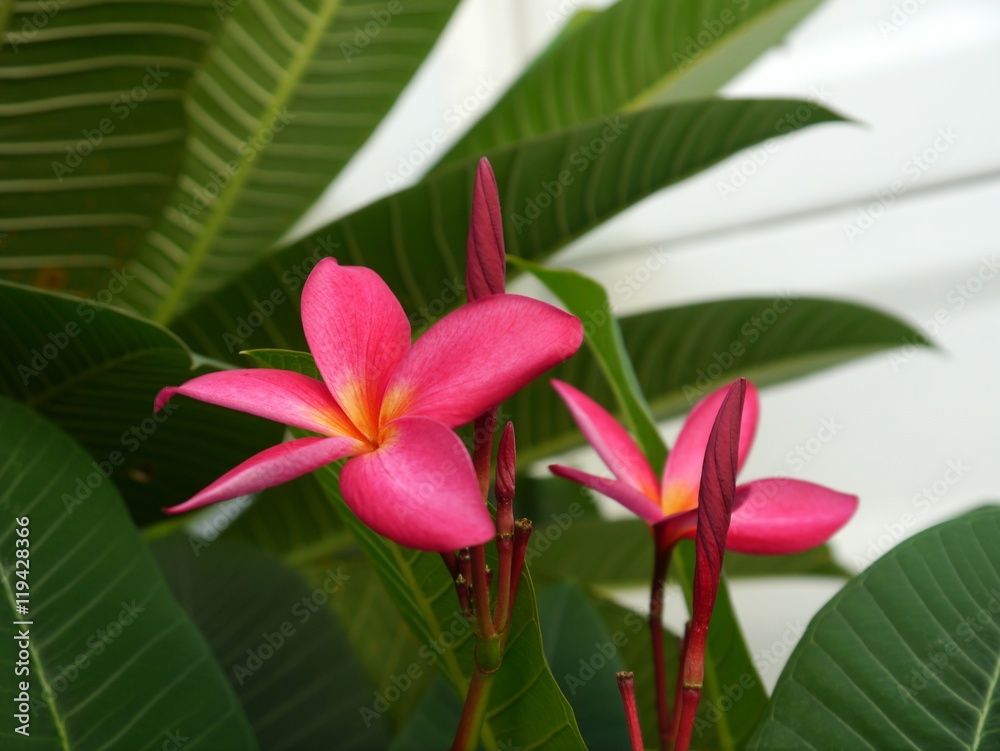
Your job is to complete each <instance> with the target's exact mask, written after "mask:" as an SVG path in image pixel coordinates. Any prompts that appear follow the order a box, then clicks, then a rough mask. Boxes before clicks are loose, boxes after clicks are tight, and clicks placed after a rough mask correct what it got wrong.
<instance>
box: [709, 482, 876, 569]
mask: <svg viewBox="0 0 1000 751" xmlns="http://www.w3.org/2000/svg"><path fill="white" fill-rule="evenodd" d="M857 507H858V498H857V496H853V495H847V494H846V493H838V492H837V491H836V490H831V489H830V488H825V487H823V486H822V485H815V484H813V483H811V482H804V481H802V480H790V479H788V478H787V477H782V478H772V479H769V480H755V481H754V482H750V483H747V484H746V485H741V486H740V487H738V488H737V489H736V506H735V509H734V511H733V521H732V524H731V525H730V527H729V539H728V541H727V545H728V547H729V548H730V549H732V550H735V551H736V552H737V553H752V554H755V555H788V554H789V553H801V552H802V551H803V550H808V549H809V548H814V547H816V546H817V545H821V544H822V543H824V542H826V541H827V540H829V539H830V538H831V537H832V536H833V534H834V533H835V532H836V531H837V530H838V529H840V528H841V527H843V526H844V525H845V524H846V523H847V521H848V520H849V519H850V518H851V516H853V514H854V511H855V509H857Z"/></svg>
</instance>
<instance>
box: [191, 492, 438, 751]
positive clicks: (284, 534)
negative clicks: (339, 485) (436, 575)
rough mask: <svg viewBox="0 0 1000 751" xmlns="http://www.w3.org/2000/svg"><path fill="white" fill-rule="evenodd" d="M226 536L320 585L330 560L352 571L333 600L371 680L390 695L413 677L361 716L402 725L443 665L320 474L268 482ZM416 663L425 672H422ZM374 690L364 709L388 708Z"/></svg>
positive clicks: (382, 693)
mask: <svg viewBox="0 0 1000 751" xmlns="http://www.w3.org/2000/svg"><path fill="white" fill-rule="evenodd" d="M222 539H223V540H224V541H226V542H230V541H235V542H238V543H242V544H247V545H253V546H254V547H257V548H260V549H261V550H265V551H267V552H269V553H271V554H272V555H274V556H276V557H279V558H281V560H282V561H284V562H285V563H286V564H288V565H291V566H294V567H295V568H296V569H297V570H298V571H299V572H300V573H301V574H302V575H303V576H305V577H306V578H307V579H308V580H309V581H311V582H313V583H314V584H316V585H320V584H322V583H323V582H324V581H325V579H326V577H327V575H328V571H329V570H330V569H331V568H334V569H336V570H340V569H343V570H344V571H345V573H346V575H347V576H348V577H350V582H351V586H350V587H345V588H343V590H341V591H340V592H339V593H338V596H337V597H335V598H331V599H330V602H329V607H330V609H331V611H332V612H333V613H334V615H335V616H336V617H337V619H338V621H339V622H340V623H341V624H342V627H343V629H344V631H345V633H346V636H347V639H348V641H349V642H350V644H351V646H352V648H353V649H354V651H355V652H356V653H357V655H358V657H359V658H360V660H361V662H362V663H363V665H364V667H365V670H366V672H367V674H368V677H369V680H370V682H371V685H372V687H373V688H374V689H377V693H378V694H379V695H380V696H382V697H383V699H384V696H385V692H386V690H387V689H389V687H391V686H393V685H394V683H393V681H394V679H396V680H398V676H402V675H408V676H409V677H410V680H411V681H413V686H411V687H410V688H409V689H408V690H407V691H406V692H404V693H402V695H401V696H399V698H397V699H396V700H395V701H392V702H388V705H389V708H388V710H385V711H384V712H383V713H382V714H381V715H380V717H379V718H373V717H372V716H371V715H368V714H366V715H365V717H364V718H362V719H363V720H364V719H367V720H368V721H369V723H368V724H372V725H374V723H375V722H376V721H379V720H380V719H381V717H383V716H384V717H386V718H387V720H388V723H389V725H390V726H391V727H392V728H398V727H400V726H401V725H402V724H403V721H404V720H405V719H406V718H407V717H408V716H409V714H410V713H411V712H412V711H413V710H414V708H415V707H416V705H417V704H418V703H419V702H420V699H421V696H422V693H423V691H424V689H426V687H427V685H428V684H429V683H430V681H431V679H432V678H433V677H434V675H435V674H436V673H437V669H436V668H435V667H433V661H432V659H431V658H432V657H433V654H434V653H429V652H427V651H426V650H425V651H424V652H422V653H421V652H420V650H419V648H420V646H421V644H420V643H419V642H418V641H417V640H416V639H415V638H414V636H413V633H412V632H411V631H410V629H409V627H408V626H407V625H406V623H404V622H403V620H402V618H401V617H400V615H399V612H398V611H397V610H396V608H395V606H394V605H393V602H392V600H391V599H390V598H389V595H388V594H387V593H386V591H385V588H384V587H383V586H382V582H381V581H379V579H378V576H377V575H376V574H375V572H374V571H373V570H372V567H371V565H370V564H369V563H368V562H367V561H366V560H365V559H364V557H363V554H362V552H361V549H360V548H359V547H358V544H357V543H356V542H355V539H354V535H353V534H351V532H350V530H349V529H348V528H347V526H346V525H345V524H344V522H343V521H342V520H341V518H340V516H339V515H338V514H337V512H336V511H335V510H334V508H333V506H332V504H331V503H330V502H329V500H328V499H327V497H326V495H325V494H324V492H323V490H322V489H321V488H320V487H319V483H318V482H317V480H316V478H315V477H314V476H312V475H307V476H305V477H300V478H299V479H297V480H294V481H292V482H290V483H286V484H284V485H279V486H277V487H275V488H271V489H269V490H265V491H264V492H263V493H261V494H260V495H259V496H257V498H256V499H255V500H254V503H253V505H252V506H251V507H250V508H248V509H246V510H245V511H244V512H243V513H242V514H241V515H240V516H239V518H238V519H236V520H235V521H234V522H233V523H232V524H229V525H228V526H227V527H226V528H225V530H223V532H222ZM199 547H200V543H199ZM413 665H416V666H417V667H416V668H413V667H412V666H413ZM415 670H416V671H417V672H419V673H420V675H418V676H417V677H416V678H414V677H413V673H414V671H415ZM375 693H376V692H371V693H369V694H367V695H366V696H365V697H364V701H361V702H359V703H358V709H359V711H360V708H361V707H366V708H367V709H370V710H371V711H373V712H376V713H378V712H379V710H380V709H382V707H381V705H380V706H376V703H377V702H376V699H375ZM449 741H450V738H449Z"/></svg>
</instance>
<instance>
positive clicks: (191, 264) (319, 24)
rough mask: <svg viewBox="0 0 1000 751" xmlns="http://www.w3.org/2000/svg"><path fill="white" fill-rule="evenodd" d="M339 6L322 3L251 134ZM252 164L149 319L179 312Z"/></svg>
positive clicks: (282, 102)
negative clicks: (319, 10)
mask: <svg viewBox="0 0 1000 751" xmlns="http://www.w3.org/2000/svg"><path fill="white" fill-rule="evenodd" d="M340 5H341V0H324V2H323V5H322V9H321V12H320V13H319V14H317V17H316V19H315V21H314V22H313V23H312V25H311V26H310V27H309V32H308V33H307V34H306V37H305V39H304V40H303V42H302V46H301V47H300V49H299V51H298V52H297V53H296V55H295V56H294V57H293V58H292V64H291V65H290V66H289V67H288V68H287V70H286V76H285V78H284V80H283V81H282V82H281V85H280V86H278V88H277V90H276V91H275V92H274V95H273V97H272V99H271V101H270V102H269V103H268V104H267V105H264V106H262V107H261V114H260V117H259V118H258V119H257V123H256V125H255V127H254V131H253V132H254V133H258V132H260V131H261V130H262V129H263V128H264V125H265V121H266V120H267V119H268V118H269V117H270V116H271V113H272V112H273V111H274V110H275V109H277V110H279V111H280V110H282V109H283V108H284V107H285V106H287V104H288V102H289V101H290V100H291V99H292V97H293V95H294V94H295V91H296V89H297V86H298V83H299V81H300V80H301V79H302V77H303V76H304V75H305V73H306V71H307V70H308V68H309V64H310V63H311V62H312V59H313V56H314V54H315V52H316V49H317V48H318V47H319V45H320V43H321V42H322V40H323V37H324V35H325V34H326V31H327V29H328V28H329V25H330V23H331V21H332V19H333V18H334V16H335V15H336V13H337V11H338V10H339V9H340ZM254 162H259V155H257V154H252V155H251V156H250V157H247V156H246V155H243V154H241V155H240V163H241V165H242V168H241V169H240V170H239V171H238V172H237V174H236V175H234V176H233V178H232V180H230V181H229V184H228V185H227V186H226V187H225V188H224V189H223V192H222V193H221V195H220V196H219V202H218V203H217V204H216V205H215V208H214V209H213V211H212V215H211V218H210V220H209V221H208V222H207V223H206V225H205V228H204V230H203V231H202V232H201V233H200V234H199V235H198V239H197V241H196V242H195V245H194V247H193V248H191V250H190V252H189V253H188V256H187V261H186V262H185V263H184V265H183V266H181V267H180V268H179V270H178V275H177V277H176V279H175V280H174V283H173V285H172V286H171V288H170V292H169V293H168V295H167V296H166V297H165V298H164V299H163V300H162V302H161V303H160V305H159V307H158V308H157V309H156V311H155V312H154V313H153V315H152V319H153V320H154V321H156V322H158V323H167V322H168V321H170V320H171V319H173V317H174V316H175V315H176V313H177V312H178V308H179V307H180V305H181V302H182V301H183V299H184V297H185V293H186V292H187V289H188V287H189V286H190V284H191V282H192V281H193V279H194V277H195V275H196V274H197V273H198V271H199V270H200V269H201V267H202V265H203V264H204V262H205V259H206V258H207V256H208V253H209V251H210V250H211V249H212V247H213V246H214V242H215V239H216V238H217V237H218V235H219V233H220V232H221V230H222V226H223V224H224V223H225V221H226V219H228V218H229V209H230V208H231V207H232V205H233V204H234V203H235V202H236V201H237V199H238V198H239V196H240V194H241V190H240V189H241V188H242V186H243V184H244V183H245V182H246V181H247V178H248V177H249V176H250V175H251V174H252V173H253V171H254V170H253V165H254Z"/></svg>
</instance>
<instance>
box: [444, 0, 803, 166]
mask: <svg viewBox="0 0 1000 751" xmlns="http://www.w3.org/2000/svg"><path fill="white" fill-rule="evenodd" d="M820 2H821V0H753V1H752V2H751V1H750V0H718V1H717V2H691V1H690V0H619V1H618V2H616V3H614V4H613V5H611V7H609V8H607V9H606V10H603V11H600V12H597V13H593V14H591V15H588V16H587V17H585V18H582V19H576V18H575V17H574V18H573V19H572V21H571V23H572V24H573V26H572V27H571V28H567V29H564V30H563V31H562V33H561V35H560V36H559V37H558V38H557V39H556V40H555V41H554V42H553V44H552V45H551V46H550V47H549V48H548V49H546V50H545V52H544V53H543V54H542V55H541V56H540V57H539V58H538V59H537V60H536V61H535V62H534V63H532V65H531V66H530V67H529V68H528V69H527V70H525V72H524V73H523V74H522V75H521V77H520V78H519V79H518V80H517V81H516V82H515V83H514V84H513V85H512V86H511V87H510V89H508V91H507V92H506V93H505V94H504V96H503V97H502V98H501V99H500V100H499V101H498V102H497V103H496V105H495V106H494V107H493V108H492V109H491V110H490V111H489V112H488V113H486V114H485V115H484V116H483V117H482V119H480V120H479V122H477V123H476V124H475V126H473V128H472V129H471V130H470V131H469V132H468V133H467V134H466V135H465V136H464V137H463V138H462V140H461V141H459V142H458V143H457V144H456V145H455V146H454V147H453V148H452V149H451V151H449V153H448V154H447V155H446V156H445V157H444V159H443V160H442V163H445V164H448V163H451V162H454V161H455V160H458V159H463V158H468V157H473V156H476V155H478V154H481V153H482V152H484V151H487V150H489V149H494V148H496V147H498V146H502V145H504V144H508V143H512V142H515V141H521V140H524V139H527V138H532V137H535V136H539V135H542V134H545V133H550V132H552V131H556V130H560V129H562V128H568V127H571V126H574V125H578V124H580V123H582V122H586V121H587V120H593V119H599V118H601V117H607V116H610V115H613V114H615V113H617V112H621V111H623V110H635V109H638V108H641V107H644V106H647V105H649V104H650V103H658V104H664V103H667V102H677V101H681V100H683V99H695V98H698V97H707V96H712V95H713V94H715V93H716V92H717V91H718V89H719V87H720V86H722V84H724V83H726V81H728V80H729V79H730V78H732V77H733V76H735V75H736V74H737V73H739V72H740V71H741V70H743V69H744V68H745V67H746V66H747V65H749V64H750V63H751V62H752V61H753V60H754V59H756V58H757V57H758V56H759V55H760V54H762V53H763V52H765V51H766V50H767V49H768V48H769V47H771V46H772V45H775V44H777V43H779V42H780V41H781V40H782V38H783V37H784V36H785V34H787V33H788V31H790V30H791V29H792V28H793V27H794V26H795V25H796V24H797V23H798V22H799V21H800V20H802V19H803V18H804V17H805V16H806V15H808V14H809V13H810V12H811V11H812V10H813V9H814V8H815V7H816V6H817V5H819V4H820ZM561 7H562V6H561ZM553 12H554V11H550V13H553ZM814 111H815V110H814Z"/></svg>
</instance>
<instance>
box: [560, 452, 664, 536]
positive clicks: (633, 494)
mask: <svg viewBox="0 0 1000 751" xmlns="http://www.w3.org/2000/svg"><path fill="white" fill-rule="evenodd" d="M549 469H550V470H551V471H552V474H554V475H556V476H557V477H562V478H564V479H566V480H572V481H573V482H578V483H580V484H581V485H585V486H586V487H588V488H591V489H592V490H596V491H597V492H598V493H601V494H602V495H606V496H607V497H608V498H611V499H613V500H616V501H618V503H620V504H621V505H622V506H624V507H625V508H627V509H628V510H629V511H631V512H632V513H633V514H636V515H637V516H638V517H639V518H640V519H642V520H643V521H644V522H646V523H648V524H656V523H657V522H660V521H663V518H664V517H663V509H661V508H660V504H658V503H657V502H656V501H655V500H653V499H652V498H649V497H648V496H645V495H643V494H642V493H640V492H639V491H638V490H636V489H635V488H634V487H632V486H631V485H628V484H626V483H624V482H622V481H621V480H612V479H611V478H610V477H597V476H596V475H591V474H588V473H587V472H581V471H580V470H578V469H573V468H572V467H563V466H561V465H559V464H552V465H549Z"/></svg>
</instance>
